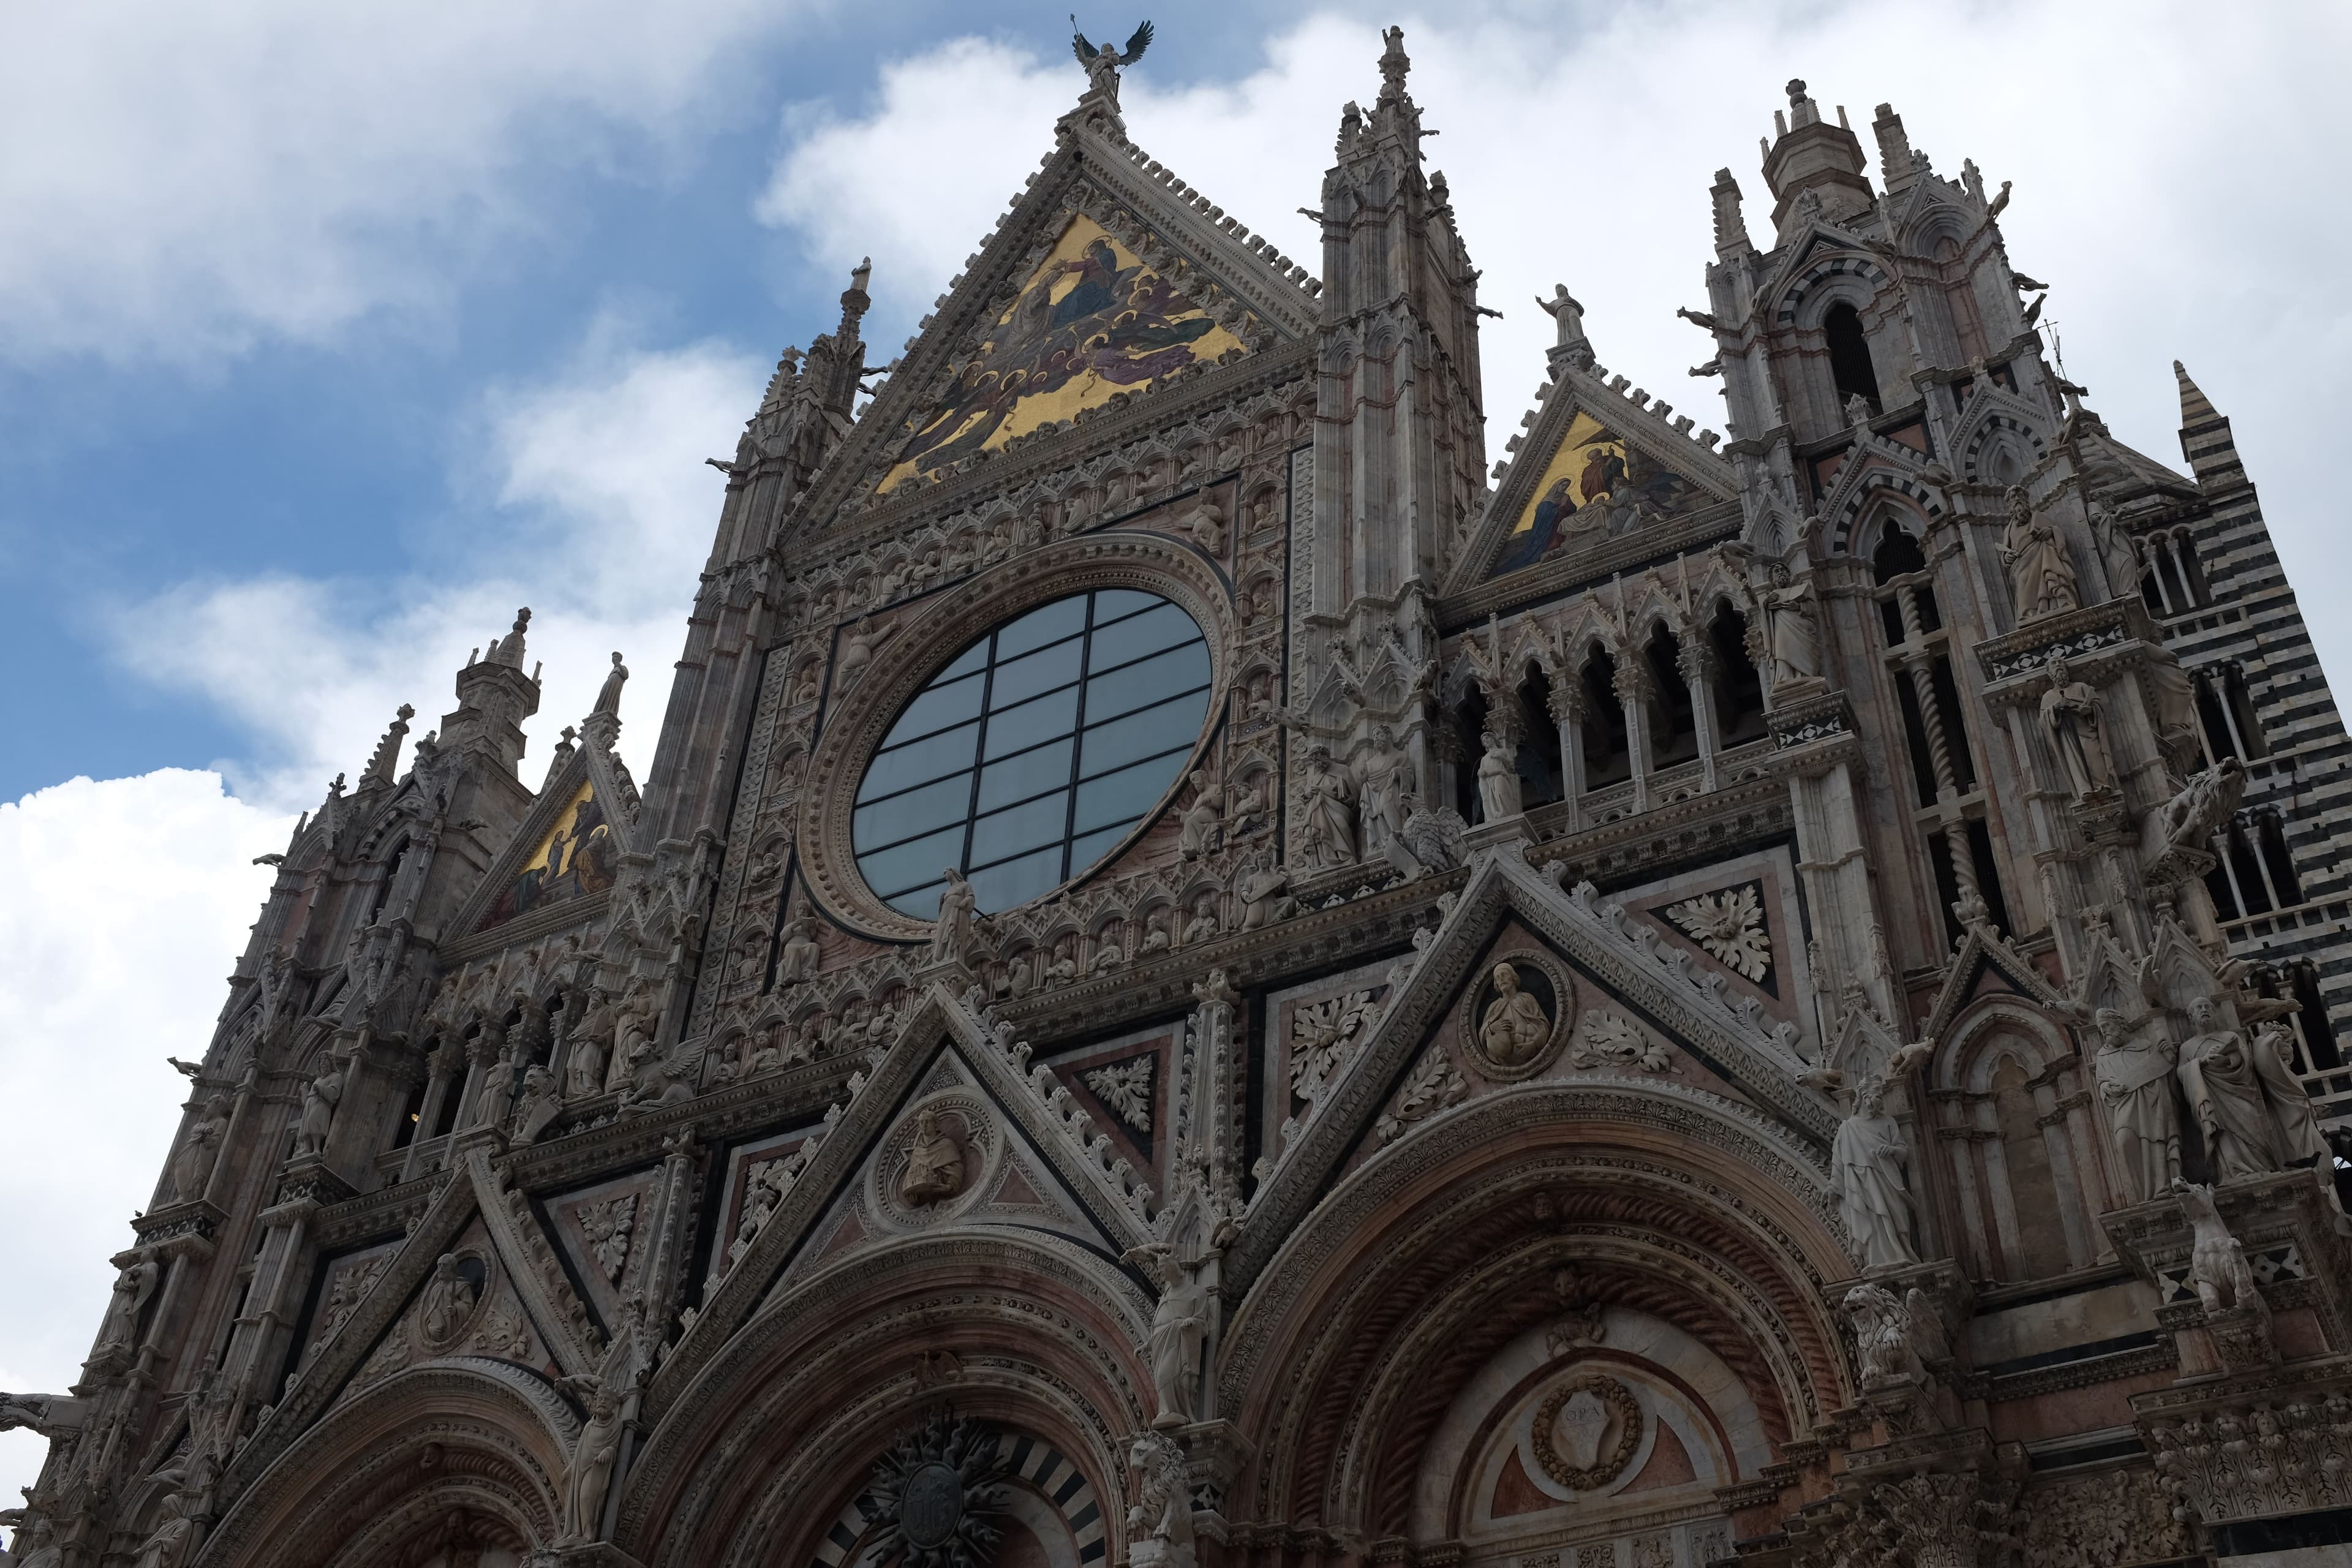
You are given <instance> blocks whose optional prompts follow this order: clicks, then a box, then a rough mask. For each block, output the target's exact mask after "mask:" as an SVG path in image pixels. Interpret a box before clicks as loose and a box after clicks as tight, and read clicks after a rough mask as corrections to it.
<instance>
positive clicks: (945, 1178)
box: [868, 1089, 1004, 1227]
mask: <svg viewBox="0 0 2352 1568" xmlns="http://www.w3.org/2000/svg"><path fill="white" fill-rule="evenodd" d="M1003 1147H1004V1140H1003V1137H1002V1135H1000V1134H999V1132H998V1131H997V1128H996V1122H995V1121H994V1119H992V1117H991V1116H990V1115H989V1113H988V1107H987V1105H986V1103H985V1102H984V1101H982V1099H981V1098H980V1096H978V1095H976V1094H973V1093H971V1092H970V1091H969V1090H965V1089H949V1090H947V1091H945V1092H944V1093H940V1094H934V1095H931V1096H929V1097H928V1098H926V1099H923V1100H918V1101H917V1102H916V1103H915V1104H914V1105H913V1106H911V1107H909V1108H908V1111H907V1113H906V1115H905V1116H903V1117H901V1118H900V1119H899V1121H898V1125H897V1126H896V1127H893V1128H892V1129H891V1130H890V1131H889V1133H888V1134H887V1136H886V1137H885V1138H884V1139H883V1140H882V1146H881V1149H880V1151H879V1152H877V1155H876V1158H875V1161H874V1170H873V1174H872V1177H871V1191H870V1193H869V1194H868V1195H869V1196H870V1197H871V1199H872V1201H873V1204H874V1207H875V1209H876V1211H877V1213H879V1214H880V1215H883V1217H884V1218H886V1219H887V1220H889V1221H891V1222H892V1223H894V1224H896V1225H898V1226H908V1227H916V1226H929V1225H934V1224H936V1223H938V1222H939V1221H940V1220H941V1219H944V1218H946V1217H947V1216H948V1215H953V1214H960V1213H961V1212H962V1211H963V1210H965V1209H966V1208H969V1207H970V1206H971V1204H972V1202H973V1201H974V1199H975V1198H976V1197H977V1196H978V1195H979V1194H981V1193H982V1192H984V1191H986V1190H987V1189H988V1188H989V1187H991V1186H992V1185H993V1184H994V1181H995V1177H996V1173H997V1166H998V1163H999V1162H1000V1160H1001V1157H1002V1155H1003Z"/></svg>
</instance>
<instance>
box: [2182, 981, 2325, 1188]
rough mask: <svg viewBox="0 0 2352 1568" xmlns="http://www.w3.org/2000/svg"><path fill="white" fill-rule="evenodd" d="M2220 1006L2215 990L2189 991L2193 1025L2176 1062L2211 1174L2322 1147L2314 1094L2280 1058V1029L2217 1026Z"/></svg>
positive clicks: (2257, 1166) (2283, 1163)
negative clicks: (2248, 1031)
mask: <svg viewBox="0 0 2352 1568" xmlns="http://www.w3.org/2000/svg"><path fill="white" fill-rule="evenodd" d="M2215 1011H2216V1006H2215V1003H2214V1000H2213V998H2212V997H2210V996H2196V997H2191V998H2190V999H2189V1029H2190V1030H2191V1031H2192V1032H2191V1034H2190V1036H2189V1038H2188V1039H2186V1040H2184V1041H2182V1042H2181V1045H2180V1063H2179V1068H2177V1069H2176V1070H2177V1071H2178V1073H2179V1079H2180V1089H2181V1092H2182V1094H2183V1095H2184V1096H2185V1097H2186V1098H2187V1099H2188V1101H2189V1110H2190V1112H2191V1113H2192V1114H2193V1115H2195V1116H2196V1118H2197V1125H2198V1128H2199V1130H2200V1131H2202V1132H2203V1133H2204V1135H2205V1158H2206V1164H2207V1167H2208V1169H2207V1179H2208V1180H2209V1181H2213V1182H2232V1181H2238V1180H2240V1179H2242V1178H2243V1177H2247V1176H2260V1175H2266V1174H2268V1173H2270V1172H2273V1171H2283V1170H2284V1169H2286V1167H2287V1166H2288V1165H2290V1164H2300V1163H2305V1162H2307V1161H2309V1160H2311V1159H2313V1158H2314V1157H2315V1156H2317V1155H2319V1154H2323V1153H2325V1152H2326V1148H2327V1145H2326V1143H2325V1142H2323V1141H2322V1140H2321V1138H2320V1135H2319V1127H2318V1123H2317V1121H2316V1120H2315V1118H2314V1117H2313V1115H2312V1110H2311V1100H2310V1097H2309V1096H2308V1095H2306V1094H2305V1092H2304V1089H2303V1085H2302V1084H2301V1083H2300V1082H2298V1081H2297V1080H2296V1079H2295V1076H2294V1072H2293V1070H2292V1069H2290V1068H2288V1067H2287V1065H2286V1063H2285V1062H2284V1061H2283V1060H2281V1059H2280V1058H2279V1054H2278V1051H2277V1048H2276V1040H2275V1037H2273V1036H2272V1035H2268V1034H2264V1035H2259V1036H2257V1037H2255V1038H2254V1039H2253V1040H2252V1042H2249V1041H2248V1040H2247V1039H2246V1037H2245V1036H2243V1035H2242V1034H2240V1033H2239V1032H2238V1031H2237V1030H2235V1029H2224V1028H2221V1027H2219V1026H2217V1024H2216V1021H2215V1017H2214V1013H2215Z"/></svg>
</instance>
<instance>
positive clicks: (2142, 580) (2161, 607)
mask: <svg viewBox="0 0 2352 1568" xmlns="http://www.w3.org/2000/svg"><path fill="white" fill-rule="evenodd" d="M2139 598H2140V603H2141V604H2143V605H2147V607H2148V608H2149V609H2150V610H2152V611H2154V612H2155V613H2156V614H2158V615H2159V616H2168V615H2170V614H2171V613H2172V606H2171V605H2168V604H2166V603H2165V602H2164V586H2163V584H2162V583H2160V582H2159V581H2158V576H2157V571H2156V568H2155V567H2154V566H2152V565H2151V566H2149V567H2147V569H2146V570H2144V571H2143V572H2141V573H2140V574H2139Z"/></svg>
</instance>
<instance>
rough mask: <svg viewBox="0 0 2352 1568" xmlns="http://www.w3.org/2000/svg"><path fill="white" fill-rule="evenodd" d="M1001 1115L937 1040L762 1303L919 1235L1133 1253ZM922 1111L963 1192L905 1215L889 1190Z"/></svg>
mask: <svg viewBox="0 0 2352 1568" xmlns="http://www.w3.org/2000/svg"><path fill="white" fill-rule="evenodd" d="M1008 1110H1010V1107H1009V1106H1007V1105H1006V1104H1004V1103H1003V1102H1002V1101H1000V1100H998V1099H997V1097H996V1095H995V1094H994V1093H993V1092H992V1090H991V1089H990V1087H989V1086H988V1085H987V1084H986V1083H984V1082H983V1081H982V1072H981V1071H980V1070H978V1069H976V1068H975V1067H974V1066H973V1064H972V1063H971V1058H970V1057H969V1056H968V1055H967V1054H966V1053H965V1051H964V1050H963V1049H962V1047H960V1046H959V1045H958V1044H957V1042H956V1041H955V1040H954V1039H953V1038H952V1037H950V1038H944V1039H942V1040H941V1041H940V1043H939V1045H938V1046H937V1047H935V1054H934V1056H933V1057H932V1058H931V1063H930V1065H929V1068H927V1069H926V1070H924V1071H923V1072H921V1073H920V1074H919V1075H918V1077H917V1078H916V1079H915V1080H914V1083H913V1085H912V1086H911V1087H910V1088H909V1089H908V1091H907V1093H906V1095H905V1096H904V1097H902V1099H901V1100H900V1101H899V1103H898V1107H897V1114H896V1116H895V1117H894V1118H893V1119H891V1120H890V1121H889V1122H888V1123H887V1130H886V1131H885V1133H884V1134H883V1136H882V1137H881V1138H880V1139H878V1140H877V1141H876V1142H874V1143H872V1144H871V1145H869V1147H868V1149H867V1152H866V1158H865V1160H864V1161H863V1162H862V1163H859V1164H857V1165H856V1167H855V1168H854V1169H853V1170H852V1171H851V1173H850V1175H849V1179H848V1180H847V1181H845V1182H844V1183H843V1184H841V1186H840V1188H839V1190H838V1191H836V1192H835V1194H833V1198H832V1203H831V1205H830V1206H829V1207H828V1208H826V1210H825V1211H824V1214H823V1215H822V1216H821V1217H820V1218H819V1219H818V1220H817V1221H816V1223H815V1224H814V1226H811V1227H810V1231H809V1236H808V1239H807V1240H806V1241H805V1242H804V1243H803V1246H802V1247H801V1248H800V1249H799V1251H798V1252H796V1253H795V1254H794V1255H793V1258H792V1260H791V1261H790V1262H788V1263H787V1264H786V1265H785V1266H784V1268H783V1271H782V1273H781V1274H779V1275H778V1276H777V1277H776V1279H775V1280H774V1282H773V1283H772V1284H771V1285H770V1286H769V1288H768V1292H767V1295H766V1297H765V1298H764V1302H772V1301H775V1300H779V1299H781V1298H782V1297H785V1296H789V1295H791V1294H793V1292H795V1291H796V1290H798V1289H801V1288H802V1287H803V1285H805V1284H806V1283H807V1281H808V1279H809V1278H810V1276H812V1275H814V1273H816V1272H817V1271H819V1270H820V1269H824V1268H831V1267H832V1266H833V1265H834V1264H835V1263H836V1262H838V1261H840V1260H842V1259H844V1258H849V1257H851V1256H853V1255H855V1254H858V1253H863V1252H868V1251H871V1250H873V1249H875V1248H877V1247H890V1246H895V1245H898V1244H899V1243H902V1242H905V1241H907V1240H908V1239H910V1238H911V1237H919V1236H925V1235H938V1234H941V1233H950V1232H952V1233H965V1234H968V1233H971V1232H973V1231H980V1230H986V1229H989V1228H992V1227H1003V1226H1013V1227H1014V1228H1016V1229H1018V1230H1020V1231H1022V1232H1024V1234H1027V1235H1031V1236H1034V1234H1035V1233H1037V1232H1039V1231H1052V1232H1056V1233H1059V1234H1060V1235H1062V1236H1063V1237H1066V1238H1067V1239H1068V1240H1070V1241H1072V1242H1074V1243H1076V1245H1077V1246H1079V1247H1082V1248H1084V1249H1086V1250H1087V1251H1088V1252H1091V1253H1094V1254H1095V1255H1097V1257H1104V1258H1117V1257H1118V1256H1119V1255H1120V1254H1121V1253H1122V1252H1124V1251H1125V1250H1126V1249H1127V1248H1128V1247H1131V1246H1133V1245H1135V1242H1134V1237H1133V1236H1132V1234H1130V1233H1129V1232H1128V1231H1127V1230H1126V1229H1125V1228H1124V1227H1112V1226H1107V1225H1106V1223H1105V1221H1104V1219H1103V1218H1101V1217H1098V1216H1097V1215H1093V1214H1091V1213H1089V1212H1088V1205H1087V1203H1086V1202H1085V1200H1084V1199H1083V1198H1081V1197H1080V1196H1078V1194H1076V1193H1075V1192H1074V1191H1072V1190H1071V1188H1070V1185H1069V1184H1068V1183H1067V1182H1066V1181H1065V1180H1064V1178H1063V1176H1062V1175H1061V1173H1059V1172H1057V1171H1056V1170H1055V1162H1054V1159H1053V1157H1052V1156H1051V1155H1050V1154H1049V1153H1048V1152H1046V1150H1045V1149H1044V1148H1043V1147H1041V1146H1040V1144H1039V1142H1037V1140H1036V1139H1034V1137H1032V1136H1031V1134H1030V1132H1029V1131H1028V1130H1027V1129H1026V1128H1024V1126H1023V1125H1022V1119H1021V1118H1020V1117H1018V1116H1017V1115H1012V1114H1008V1113H1007V1112H1008ZM925 1112H928V1113H929V1114H930V1115H931V1116H932V1117H933V1118H935V1119H936V1120H937V1121H939V1122H940V1123H941V1124H943V1125H944V1126H945V1127H946V1129H947V1130H948V1131H949V1132H950V1135H951V1136H953V1137H955V1138H956V1140H957V1142H958V1143H959V1145H960V1150H961V1160H962V1162H963V1165H964V1169H963V1173H962V1177H961V1181H962V1187H961V1191H959V1192H958V1193H957V1194H955V1195H954V1196H953V1197H951V1198H949V1199H947V1200H945V1201H943V1202H942V1203H940V1204H939V1205H936V1206H935V1207H925V1208H913V1207H910V1206H908V1205H907V1204H906V1203H904V1202H903V1201H901V1200H900V1198H899V1196H898V1192H897V1190H896V1189H897V1185H898V1179H899V1178H900V1177H901V1176H902V1175H903V1174H904V1173H905V1166H906V1162H907V1155H908V1143H909V1142H910V1134H911V1132H912V1131H913V1124H914V1123H915V1121H916V1119H917V1118H918V1116H919V1115H920V1114H922V1113H925ZM764 1302H763V1304H764Z"/></svg>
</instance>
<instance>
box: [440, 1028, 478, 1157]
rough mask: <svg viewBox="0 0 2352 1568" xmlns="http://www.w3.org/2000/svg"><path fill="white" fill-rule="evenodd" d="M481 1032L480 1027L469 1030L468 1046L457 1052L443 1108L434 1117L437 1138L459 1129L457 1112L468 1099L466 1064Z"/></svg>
mask: <svg viewBox="0 0 2352 1568" xmlns="http://www.w3.org/2000/svg"><path fill="white" fill-rule="evenodd" d="M480 1033H481V1031H480V1030H479V1029H470V1030H468V1031H467V1034H466V1047H465V1048H463V1049H461V1050H459V1051H458V1053H457V1068H456V1070H455V1071H453V1072H452V1073H451V1074H450V1076H449V1077H448V1078H447V1079H445V1080H444V1081H443V1084H442V1088H441V1109H440V1110H439V1111H438V1112H437V1113H436V1115H435V1116H434V1118H433V1136H435V1137H436V1138H446V1137H447V1136H448V1135H449V1134H450V1133H452V1132H454V1131H457V1112H458V1111H459V1110H461V1109H463V1106H464V1101H465V1099H466V1064H467V1061H468V1060H470V1059H471V1058H472V1056H473V1051H472V1048H471V1047H472V1046H473V1042H474V1037H476V1036H477V1035H478V1034H480Z"/></svg>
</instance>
